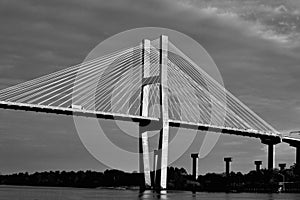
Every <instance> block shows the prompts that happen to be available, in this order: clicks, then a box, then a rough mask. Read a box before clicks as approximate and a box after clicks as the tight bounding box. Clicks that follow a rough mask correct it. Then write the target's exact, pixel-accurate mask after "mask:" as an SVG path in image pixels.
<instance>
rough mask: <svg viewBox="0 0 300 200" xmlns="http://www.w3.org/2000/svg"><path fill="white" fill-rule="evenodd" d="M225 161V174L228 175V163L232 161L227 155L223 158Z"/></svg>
mask: <svg viewBox="0 0 300 200" xmlns="http://www.w3.org/2000/svg"><path fill="white" fill-rule="evenodd" d="M224 161H225V168H226V169H225V172H226V176H229V174H230V163H231V162H232V158H231V157H227V158H224Z"/></svg>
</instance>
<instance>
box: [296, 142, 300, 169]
mask: <svg viewBox="0 0 300 200" xmlns="http://www.w3.org/2000/svg"><path fill="white" fill-rule="evenodd" d="M296 166H297V167H298V168H299V169H300V145H299V146H296Z"/></svg>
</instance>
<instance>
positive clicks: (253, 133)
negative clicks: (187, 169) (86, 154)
mask: <svg viewBox="0 0 300 200" xmlns="http://www.w3.org/2000/svg"><path fill="white" fill-rule="evenodd" d="M0 108H3V109H11V110H24V111H34V112H43V113H54V114H62V115H75V116H83V117H92V118H101V119H113V120H121V121H131V122H144V123H149V122H151V121H156V122H159V119H158V118H151V117H143V116H136V115H125V114H119V113H108V112H100V111H90V110H83V109H74V108H63V107H55V106H43V105H34V104H26V103H14V102H6V101H0ZM169 125H170V126H171V127H181V128H186V129H193V130H203V131H212V132H218V133H226V134H233V135H241V136H247V137H255V138H272V139H277V140H278V139H281V136H280V135H278V134H275V133H270V132H262V131H257V130H252V129H248V130H242V129H236V128H230V127H221V126H214V125H209V124H201V123H189V122H184V121H176V120H169Z"/></svg>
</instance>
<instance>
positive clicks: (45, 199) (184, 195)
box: [0, 186, 300, 200]
mask: <svg viewBox="0 0 300 200" xmlns="http://www.w3.org/2000/svg"><path fill="white" fill-rule="evenodd" d="M99 199H108V200H112V199H126V200H127V199H149V200H152V199H178V200H181V199H182V200H190V199H209V200H223V199H224V200H231V199H234V200H243V199H246V200H250V199H251V200H289V199H291V200H299V199H300V194H284V193H282V194H255V193H231V194H226V193H197V194H195V195H193V194H192V193H191V192H169V193H168V194H165V195H161V196H157V195H156V194H153V193H152V192H149V193H146V194H143V195H140V196H139V192H138V191H134V190H114V189H111V190H110V189H74V188H48V187H15V186H0V200H99Z"/></svg>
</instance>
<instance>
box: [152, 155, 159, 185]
mask: <svg viewBox="0 0 300 200" xmlns="http://www.w3.org/2000/svg"><path fill="white" fill-rule="evenodd" d="M157 160H158V150H154V151H153V180H152V187H153V188H155V183H156V171H157Z"/></svg>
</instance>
